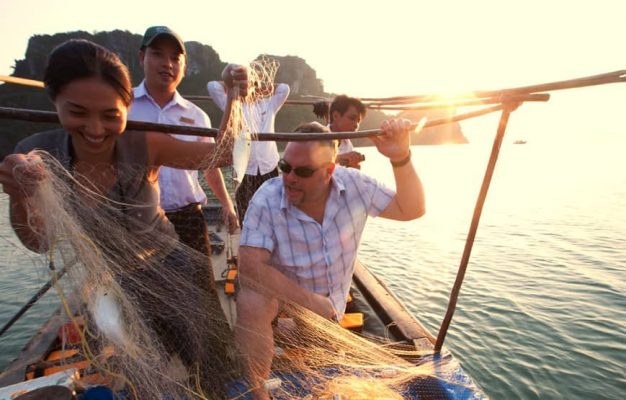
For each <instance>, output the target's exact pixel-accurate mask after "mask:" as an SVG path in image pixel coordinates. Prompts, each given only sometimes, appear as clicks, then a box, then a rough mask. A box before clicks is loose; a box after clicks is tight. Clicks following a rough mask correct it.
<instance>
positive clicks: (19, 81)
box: [0, 75, 44, 88]
mask: <svg viewBox="0 0 626 400" xmlns="http://www.w3.org/2000/svg"><path fill="white" fill-rule="evenodd" d="M0 82H5V83H14V84H16V85H22V86H31V87H37V88H43V87H44V84H43V82H42V81H36V80H34V79H26V78H18V77H16V76H6V75H0Z"/></svg>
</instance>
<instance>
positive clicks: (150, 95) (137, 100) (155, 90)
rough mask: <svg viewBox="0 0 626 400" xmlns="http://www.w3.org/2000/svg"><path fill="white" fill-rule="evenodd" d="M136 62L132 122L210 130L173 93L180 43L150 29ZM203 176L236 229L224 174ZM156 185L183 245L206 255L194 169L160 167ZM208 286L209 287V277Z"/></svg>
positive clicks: (201, 197) (202, 200)
mask: <svg viewBox="0 0 626 400" xmlns="http://www.w3.org/2000/svg"><path fill="white" fill-rule="evenodd" d="M139 59H140V63H141V65H142V67H143V70H144V74H145V79H144V81H143V82H141V84H140V85H139V86H137V87H135V88H134V89H133V95H134V99H133V103H132V106H131V109H130V112H129V115H128V118H129V119H130V120H135V121H147V122H158V123H163V124H172V125H188V126H194V127H206V128H210V127H211V121H210V120H209V117H208V116H207V115H206V114H205V113H204V111H202V110H201V109H200V108H199V107H198V106H196V105H195V104H193V103H191V102H190V101H188V100H186V99H184V98H183V97H182V96H181V95H180V94H179V93H178V91H177V90H176V88H177V87H178V85H179V84H180V82H181V81H182V79H183V77H184V72H185V65H186V53H185V45H184V43H183V41H182V39H181V38H180V37H179V36H178V35H177V34H176V33H175V32H174V31H172V30H171V29H169V28H168V27H165V26H153V27H150V28H148V29H147V30H146V33H145V35H144V38H143V41H142V44H141V49H140V51H139ZM173 136H175V137H176V138H177V139H180V140H186V141H213V139H212V138H203V137H198V136H186V135H173ZM203 172H204V176H205V178H206V181H207V183H208V185H209V187H210V188H211V190H212V191H213V193H215V195H216V196H217V198H218V199H219V201H220V203H221V204H222V214H223V217H224V220H225V223H226V224H227V226H228V227H229V230H230V231H231V232H233V231H234V230H235V229H236V228H237V225H238V222H237V216H236V213H235V209H234V207H233V203H232V201H231V199H230V196H229V195H228V192H227V190H226V186H225V184H224V179H223V177H222V173H221V172H220V170H219V169H217V168H215V169H207V170H205V171H203ZM159 186H160V188H161V207H162V208H163V209H164V210H165V212H166V215H167V217H168V219H169V220H170V221H171V222H172V223H173V224H174V226H175V228H176V232H177V233H178V236H179V237H180V240H181V242H183V243H185V244H186V245H188V246H189V247H191V248H193V249H195V250H197V251H199V252H201V253H203V254H207V255H209V254H210V244H209V240H208V230H207V226H206V222H205V219H204V215H203V212H202V205H203V204H206V201H207V198H206V195H205V193H204V191H203V189H202V187H201V186H200V184H199V182H198V171H190V170H182V169H175V168H169V167H161V170H160V173H159ZM208 283H209V284H213V279H210V282H208Z"/></svg>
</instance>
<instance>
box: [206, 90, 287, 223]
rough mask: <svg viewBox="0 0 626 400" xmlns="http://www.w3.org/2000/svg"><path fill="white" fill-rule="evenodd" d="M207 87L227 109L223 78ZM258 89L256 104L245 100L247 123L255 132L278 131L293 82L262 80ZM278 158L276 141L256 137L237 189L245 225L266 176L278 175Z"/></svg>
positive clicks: (268, 177) (218, 104) (238, 206)
mask: <svg viewBox="0 0 626 400" xmlns="http://www.w3.org/2000/svg"><path fill="white" fill-rule="evenodd" d="M207 89H208V91H209V95H210V96H211V98H212V99H213V101H214V102H215V104H216V105H217V106H218V107H219V108H220V109H221V110H222V111H224V107H225V106H226V90H225V88H224V84H223V82H218V81H211V82H209V83H208V84H207ZM255 90H256V91H257V94H260V95H261V97H260V98H259V99H258V100H257V101H256V102H255V103H254V105H252V106H248V105H247V104H244V110H243V111H244V116H245V118H246V121H247V124H246V125H247V126H249V127H252V129H253V130H255V132H253V133H258V132H263V133H268V132H274V121H275V119H276V114H277V113H278V111H279V110H280V108H281V107H282V106H283V104H285V100H287V97H288V96H289V85H287V84H285V83H279V84H277V85H274V84H273V83H270V84H267V83H263V82H261V83H259V86H258V87H257V88H255ZM278 158H279V156H278V148H277V147H276V142H272V141H256V140H254V141H252V143H251V146H250V158H249V161H248V166H247V168H246V174H245V176H244V177H243V179H242V180H241V184H240V185H239V187H238V188H237V192H236V193H235V200H236V202H237V212H238V213H239V224H240V225H243V218H244V215H245V214H246V209H247V208H248V203H249V202H250V199H251V198H252V196H253V195H254V193H255V192H256V190H257V189H258V188H259V187H260V186H261V185H262V184H263V182H265V181H266V180H268V179H270V178H274V177H276V176H278V169H277V168H276V165H277V164H278Z"/></svg>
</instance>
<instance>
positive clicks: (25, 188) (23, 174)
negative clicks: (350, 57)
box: [0, 153, 47, 200]
mask: <svg viewBox="0 0 626 400" xmlns="http://www.w3.org/2000/svg"><path fill="white" fill-rule="evenodd" d="M46 176H47V173H46V169H45V167H44V164H43V160H42V159H41V157H39V155H37V154H34V153H29V154H9V155H8V156H6V157H5V158H4V160H2V162H1V163H0V183H2V188H3V191H4V192H5V193H6V194H8V195H9V196H11V198H13V199H16V200H17V199H25V198H29V197H32V196H33V195H34V193H35V190H36V189H37V186H38V185H39V184H40V183H41V182H42V181H43V180H44V179H46Z"/></svg>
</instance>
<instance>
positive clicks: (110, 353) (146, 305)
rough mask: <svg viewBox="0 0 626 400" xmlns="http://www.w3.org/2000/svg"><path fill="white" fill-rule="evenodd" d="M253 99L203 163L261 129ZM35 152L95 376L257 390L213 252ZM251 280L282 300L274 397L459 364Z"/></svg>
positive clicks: (331, 391)
mask: <svg viewBox="0 0 626 400" xmlns="http://www.w3.org/2000/svg"><path fill="white" fill-rule="evenodd" d="M259 63H261V64H262V67H255V66H253V68H251V71H253V72H252V73H251V79H250V80H251V82H252V86H253V87H254V82H261V81H264V82H268V79H269V82H273V78H274V75H275V73H276V68H277V67H278V65H277V63H271V62H269V66H268V61H267V60H265V61H259ZM257 69H258V71H257ZM270 78H271V79H270ZM249 97H250V98H248V99H247V100H245V101H240V102H237V104H236V105H235V107H234V109H233V111H232V115H231V120H230V123H229V129H228V130H227V135H226V137H225V140H222V142H221V143H222V144H221V147H219V148H218V151H217V152H216V155H214V156H212V159H211V160H207V165H212V163H214V162H216V160H218V159H219V157H221V156H222V154H220V152H222V153H223V152H225V151H229V152H230V145H229V144H228V142H229V141H233V140H236V138H237V135H238V133H239V132H241V131H243V130H247V131H248V132H255V129H254V127H250V126H247V125H246V121H247V120H249V118H246V116H245V115H244V104H247V105H248V106H247V107H248V108H249V109H250V110H253V108H254V103H255V102H254V101H253V100H254V95H251V96H249ZM250 112H251V111H250ZM35 154H36V155H37V156H38V157H33V155H34V154H31V157H30V159H31V160H32V162H33V163H37V164H38V166H39V167H41V168H42V170H43V171H45V173H44V175H45V179H39V180H38V181H37V182H35V183H32V182H29V184H34V185H35V186H36V190H35V194H34V196H32V197H31V198H30V202H29V217H30V219H29V221H28V224H29V225H30V226H31V227H32V228H33V229H34V230H36V231H37V233H38V236H39V239H40V240H41V243H42V250H45V252H44V254H45V257H46V258H47V259H48V260H53V261H55V262H56V264H57V265H64V266H65V268H66V271H67V272H66V277H65V278H64V279H63V283H62V284H61V283H57V284H55V288H56V290H57V293H58V296H59V298H60V300H61V303H62V304H63V307H64V309H65V315H66V318H67V319H68V320H69V321H71V322H72V323H73V325H74V326H75V327H76V329H77V331H78V332H79V334H80V354H81V355H82V357H84V358H85V359H87V360H88V361H89V364H90V366H89V370H90V371H91V373H93V374H99V375H100V376H101V377H102V379H104V380H105V381H106V382H107V384H109V385H110V386H112V387H113V388H114V389H115V390H121V391H124V392H125V393H126V394H127V395H128V396H129V397H130V398H136V399H162V398H168V399H170V398H171V399H195V398H197V399H223V398H245V397H246V396H248V395H249V394H250V391H251V389H253V388H250V387H248V385H247V384H246V381H245V378H244V377H243V376H242V373H241V371H242V368H241V365H242V358H241V356H240V355H239V354H238V352H237V349H236V347H235V344H234V340H233V333H232V330H231V328H232V327H230V326H229V325H228V322H227V320H226V318H225V316H224V312H223V308H222V306H221V305H220V299H219V298H218V296H217V294H216V293H215V291H212V290H210V289H209V286H210V284H209V281H208V279H212V278H213V277H209V276H207V273H206V269H205V268H203V266H205V265H207V263H208V260H207V255H206V254H200V253H198V252H196V251H194V250H192V249H190V248H188V247H186V246H184V245H182V244H180V243H179V242H178V241H177V240H176V239H175V238H173V237H171V236H168V235H165V234H162V233H159V231H157V230H154V229H150V227H148V226H142V225H141V224H140V223H139V222H138V221H135V220H133V219H132V217H129V215H134V214H135V213H141V211H142V210H141V208H142V206H141V205H135V204H128V203H123V202H119V201H115V200H112V199H110V198H107V197H105V196H102V195H100V194H98V193H97V191H94V188H93V187H91V186H89V185H86V184H84V180H83V179H78V178H79V177H77V176H76V175H75V174H73V173H71V172H69V171H67V170H66V169H64V167H63V166H62V165H61V164H60V163H59V162H58V161H57V160H56V159H54V158H53V157H51V156H50V155H48V154H47V153H44V152H36V153H35ZM234 157H235V158H236V157H238V155H237V154H235V155H234ZM213 165H215V164H213ZM94 168H97V167H94ZM118 168H119V170H118V174H119V176H122V175H125V176H131V175H132V174H141V173H144V168H143V167H141V166H127V167H124V168H122V167H118ZM25 176H26V175H25ZM25 183H26V182H25ZM42 264H44V263H42ZM245 284H246V285H251V287H252V288H253V289H254V290H256V291H259V292H262V293H265V294H269V295H271V296H274V297H276V298H278V299H279V300H280V302H281V313H282V316H281V319H280V320H279V321H287V322H288V323H286V324H283V323H278V325H277V327H276V329H275V339H276V345H277V346H278V347H277V349H276V351H275V354H274V361H273V371H274V375H272V376H273V377H274V378H275V379H276V377H277V376H279V377H280V379H281V380H282V383H281V384H279V385H274V386H273V387H272V386H271V385H270V386H269V388H270V389H269V390H270V391H271V393H272V395H273V396H274V397H275V398H284V399H296V398H309V399H317V398H320V399H321V398H327V399H336V398H341V399H399V398H405V397H407V390H408V389H407V388H408V387H409V386H410V385H411V384H412V382H415V381H416V379H417V380H419V379H423V378H425V377H431V376H435V375H437V376H441V375H442V372H445V370H446V369H449V371H448V372H450V373H452V372H453V371H454V369H455V368H457V366H456V365H454V364H453V365H445V364H440V363H437V364H435V363H433V362H432V359H431V358H428V357H425V358H424V359H423V360H422V361H421V362H420V363H419V365H416V364H415V360H416V359H419V358H420V357H421V356H422V355H424V354H421V353H419V352H416V351H408V350H406V349H403V350H399V349H398V348H397V347H394V346H390V345H389V343H385V342H384V341H382V342H375V341H370V340H367V339H366V338H364V337H362V336H359V335H357V334H355V333H353V332H351V331H348V330H346V329H343V328H341V327H340V326H339V325H338V324H337V323H334V322H331V321H328V320H325V319H323V318H321V317H319V316H318V315H316V314H314V313H312V312H311V311H309V310H307V309H305V308H303V307H300V306H298V305H296V304H292V303H290V302H289V301H288V299H286V298H284V296H283V295H282V294H280V293H270V292H268V289H267V288H263V287H260V286H259V285H258V284H257V283H255V282H253V281H249V280H246V282H245ZM260 339H261V338H260ZM64 346H69V344H64ZM407 355H408V356H410V357H409V359H407V357H406V356H407ZM276 374H278V375H276ZM84 384H85V385H88V384H89V382H85V383H84ZM338 395H339V396H340V397H337V396H338ZM412 398H417V397H412Z"/></svg>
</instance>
